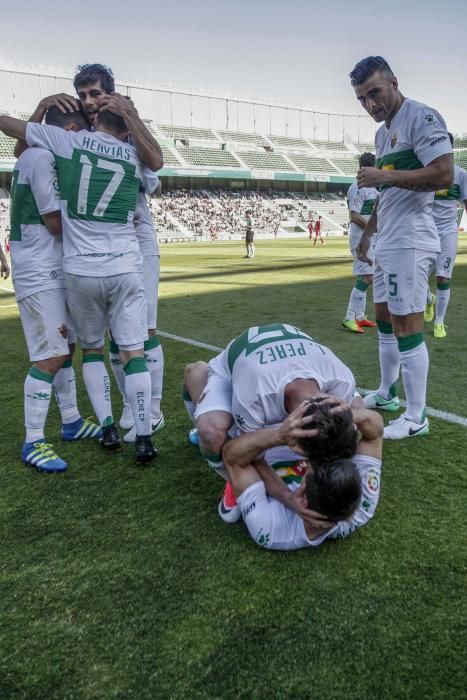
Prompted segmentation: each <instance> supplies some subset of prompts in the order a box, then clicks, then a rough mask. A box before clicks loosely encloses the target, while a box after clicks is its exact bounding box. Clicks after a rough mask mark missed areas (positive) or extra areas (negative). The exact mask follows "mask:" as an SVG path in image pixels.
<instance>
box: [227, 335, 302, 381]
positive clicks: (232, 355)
mask: <svg viewBox="0 0 467 700" xmlns="http://www.w3.org/2000/svg"><path fill="white" fill-rule="evenodd" d="M287 340H289V341H290V340H312V338H310V336H309V335H307V334H306V333H304V332H303V331H302V330H300V328H296V327H295V326H289V325H288V324H287V325H286V324H282V323H270V324H269V325H267V326H256V327H253V328H248V330H246V331H245V332H244V333H242V334H241V335H239V336H238V338H235V340H233V341H232V343H231V344H230V347H229V352H228V364H229V369H230V371H231V372H232V369H233V366H234V364H235V362H236V360H237V359H238V358H239V357H240V355H242V353H245V355H246V356H248V355H251V354H252V353H253V352H256V351H257V350H258V349H259V348H261V347H262V346H263V345H269V344H271V343H281V342H283V341H287Z"/></svg>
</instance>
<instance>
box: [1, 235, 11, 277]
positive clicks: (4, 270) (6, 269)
mask: <svg viewBox="0 0 467 700" xmlns="http://www.w3.org/2000/svg"><path fill="white" fill-rule="evenodd" d="M9 276H10V266H9V265H8V260H7V259H6V255H5V253H4V252H3V248H2V244H1V243H0V278H3V279H4V280H6V279H8V277H9Z"/></svg>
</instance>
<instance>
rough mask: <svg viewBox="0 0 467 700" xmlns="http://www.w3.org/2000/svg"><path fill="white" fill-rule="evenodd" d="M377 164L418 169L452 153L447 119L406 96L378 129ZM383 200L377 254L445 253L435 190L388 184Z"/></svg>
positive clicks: (379, 213)
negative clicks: (435, 215) (437, 222)
mask: <svg viewBox="0 0 467 700" xmlns="http://www.w3.org/2000/svg"><path fill="white" fill-rule="evenodd" d="M375 144H376V167H378V168H380V169H383V170H417V169H418V168H423V167H425V166H427V165H429V163H431V162H432V161H433V160H435V159H436V158H439V157H440V156H442V155H445V154H447V153H452V148H451V144H450V142H449V137H448V132H447V129H446V124H445V122H444V119H443V117H442V116H441V115H440V114H439V113H438V112H436V110H434V109H431V108H430V107H427V106H426V105H424V104H421V103H420V102H415V101H414V100H409V99H405V100H404V102H403V103H402V105H401V107H400V109H399V111H398V112H397V114H396V115H395V116H394V118H393V119H392V121H391V124H390V126H389V128H388V127H387V126H386V124H383V125H382V126H380V128H379V129H378V131H377V132H376V138H375ZM379 189H380V194H379V198H378V238H377V242H376V255H378V253H379V252H380V251H382V250H391V249H394V248H418V249H419V250H428V251H432V252H435V253H437V252H439V251H440V244H439V236H438V231H437V230H436V226H435V223H434V221H433V214H432V207H433V199H434V192H415V191H414V190H405V189H402V188H400V187H387V186H386V185H383V186H382V187H380V188H379Z"/></svg>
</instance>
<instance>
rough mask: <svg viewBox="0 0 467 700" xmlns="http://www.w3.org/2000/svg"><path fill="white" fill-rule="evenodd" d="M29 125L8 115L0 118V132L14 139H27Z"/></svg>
mask: <svg viewBox="0 0 467 700" xmlns="http://www.w3.org/2000/svg"><path fill="white" fill-rule="evenodd" d="M27 124H28V123H27V122H25V121H23V120H22V119H15V118H14V117H7V116H6V115H1V116H0V131H3V133H4V134H6V135H7V136H11V137H12V138H14V139H23V141H24V140H25V139H26V126H27Z"/></svg>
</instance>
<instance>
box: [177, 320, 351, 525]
mask: <svg viewBox="0 0 467 700" xmlns="http://www.w3.org/2000/svg"><path fill="white" fill-rule="evenodd" d="M184 386H185V390H186V394H185V405H186V408H187V410H188V412H189V414H190V416H191V417H192V419H193V421H194V422H195V424H196V427H197V429H198V431H199V439H200V448H201V452H202V454H203V455H204V456H205V458H206V459H207V461H208V464H209V465H210V466H211V467H212V468H213V469H216V470H222V468H223V462H222V454H221V452H222V447H223V445H224V443H225V441H226V439H227V435H228V431H229V429H230V428H231V426H232V424H233V423H235V425H236V426H237V428H238V429H239V430H240V431H242V432H252V431H255V430H261V429H263V428H267V427H272V426H275V425H278V424H279V423H282V421H284V420H285V419H286V418H287V415H288V414H289V413H291V412H292V411H293V410H294V409H295V408H296V407H297V406H298V405H299V404H300V403H301V402H302V401H304V400H305V399H310V398H313V397H315V396H317V395H319V394H321V393H327V394H330V395H333V396H337V397H338V398H342V399H344V400H345V401H347V402H348V403H350V401H351V400H352V398H353V396H354V393H355V379H354V376H353V374H352V372H351V371H350V369H349V368H348V367H346V366H345V365H344V363H343V362H341V361H340V360H339V358H337V357H336V355H334V353H333V352H332V350H330V349H329V348H327V347H325V346H324V345H320V344H319V343H316V342H315V341H313V340H312V338H311V337H310V336H309V335H308V334H307V333H305V332H304V331H302V330H300V329H299V328H296V327H295V326H292V325H289V324H281V323H271V324H269V325H265V326H254V327H252V328H248V329H247V330H246V331H245V332H244V333H242V334H241V335H240V336H238V337H237V338H235V339H234V340H232V341H231V342H230V343H229V345H228V346H227V348H226V349H225V350H224V351H223V352H221V353H220V354H219V355H217V356H216V357H214V358H213V359H212V360H211V361H210V362H209V365H207V364H206V363H205V362H197V363H192V364H189V365H187V366H186V368H185V373H184ZM330 449H331V447H330ZM332 449H334V446H332ZM219 514H220V516H221V517H222V518H223V519H224V520H226V521H228V522H234V521H235V520H238V518H239V517H240V510H239V508H238V506H237V505H236V502H235V498H234V497H233V494H232V493H231V489H230V488H229V484H227V486H226V493H225V494H224V498H223V501H222V502H221V503H220V505H219Z"/></svg>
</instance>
